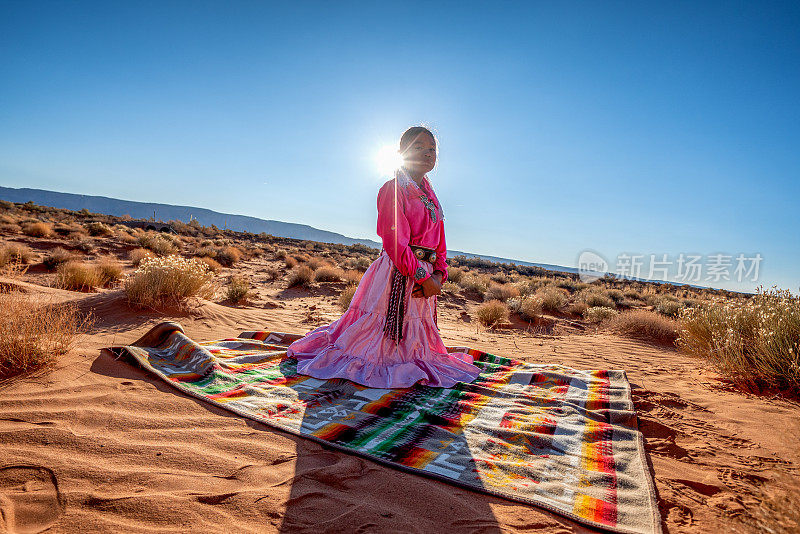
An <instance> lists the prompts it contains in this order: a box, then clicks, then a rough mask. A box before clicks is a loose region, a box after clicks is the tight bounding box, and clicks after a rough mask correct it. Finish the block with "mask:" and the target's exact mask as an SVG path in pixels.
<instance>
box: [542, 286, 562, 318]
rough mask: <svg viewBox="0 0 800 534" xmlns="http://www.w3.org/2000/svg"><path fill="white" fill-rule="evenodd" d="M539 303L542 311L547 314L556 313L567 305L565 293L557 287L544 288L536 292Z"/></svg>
mask: <svg viewBox="0 0 800 534" xmlns="http://www.w3.org/2000/svg"><path fill="white" fill-rule="evenodd" d="M536 296H537V297H538V298H539V301H540V302H541V306H542V309H543V310H545V311H549V312H558V311H560V310H561V308H563V307H564V306H566V304H567V299H568V297H567V293H566V292H565V291H564V290H563V289H560V288H557V287H553V286H550V287H545V288H544V289H540V290H539V291H537V292H536Z"/></svg>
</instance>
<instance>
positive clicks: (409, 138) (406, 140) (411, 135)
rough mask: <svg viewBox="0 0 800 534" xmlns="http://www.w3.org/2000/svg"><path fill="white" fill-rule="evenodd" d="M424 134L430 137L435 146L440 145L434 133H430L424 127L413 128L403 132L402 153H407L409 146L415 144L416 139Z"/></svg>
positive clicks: (401, 139) (401, 140) (401, 138)
mask: <svg viewBox="0 0 800 534" xmlns="http://www.w3.org/2000/svg"><path fill="white" fill-rule="evenodd" d="M423 133H426V134H428V135H430V136H431V139H433V143H434V144H435V145H438V144H439V143H438V141H437V140H436V136H435V135H433V132H432V131H430V130H429V129H427V128H426V127H424V126H412V127H411V128H409V129H408V130H406V131H405V132H403V135H401V136H400V152H403V151H405V149H406V148H408V145H410V144H411V143H413V142H414V139H416V138H417V136H418V135H420V134H423Z"/></svg>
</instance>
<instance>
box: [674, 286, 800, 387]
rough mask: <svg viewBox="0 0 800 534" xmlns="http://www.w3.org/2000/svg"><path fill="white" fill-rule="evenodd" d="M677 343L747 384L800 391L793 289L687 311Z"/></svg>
mask: <svg viewBox="0 0 800 534" xmlns="http://www.w3.org/2000/svg"><path fill="white" fill-rule="evenodd" d="M678 345H679V346H680V347H681V348H682V349H683V350H684V351H686V352H687V353H689V354H693V355H695V356H699V357H701V358H704V359H707V360H708V361H710V362H711V363H712V364H714V365H715V366H716V367H717V368H718V369H719V370H720V371H721V372H722V373H723V374H725V375H727V376H728V377H730V378H731V379H732V380H733V381H734V382H736V383H737V384H740V385H742V386H745V387H755V388H758V387H762V386H768V387H777V388H782V389H784V388H785V389H792V390H794V391H795V392H800V299H799V298H798V297H795V296H793V295H791V294H790V293H789V292H788V291H781V290H775V289H773V290H769V291H760V292H759V293H758V294H757V295H755V296H754V297H752V298H750V299H747V300H746V301H741V300H722V299H719V298H715V299H712V300H708V301H705V302H702V303H699V304H698V305H696V306H694V307H692V308H684V309H683V311H682V313H681V318H680V331H679V337H678Z"/></svg>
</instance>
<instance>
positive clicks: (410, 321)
mask: <svg viewBox="0 0 800 534" xmlns="http://www.w3.org/2000/svg"><path fill="white" fill-rule="evenodd" d="M423 197H424V198H423ZM378 235H379V236H380V237H381V240H382V241H383V251H381V255H380V256H379V257H378V259H377V260H375V261H374V262H372V264H371V265H370V266H369V268H368V269H367V272H366V273H364V276H363V277H362V278H361V282H360V283H359V284H358V288H357V289H356V292H355V295H353V300H352V301H351V302H350V307H349V308H348V309H347V311H346V312H344V314H343V315H342V316H341V317H340V318H339V319H337V320H336V321H334V322H333V323H331V324H329V325H325V326H321V327H319V328H316V329H315V330H312V331H311V332H309V333H308V334H306V336H305V337H303V338H301V339H299V340H297V341H295V342H294V343H292V344H291V345H290V346H289V350H288V354H289V356H293V357H295V358H297V371H298V372H299V373H301V374H304V375H309V376H313V377H315V378H320V379H328V378H347V379H349V380H352V381H353V382H358V383H359V384H363V385H365V386H369V387H374V388H404V387H410V386H412V385H414V384H415V383H417V382H419V383H420V384H423V385H427V386H437V387H452V386H453V385H455V384H456V383H458V382H471V381H472V380H474V379H475V378H476V377H477V376H478V373H479V369H478V368H477V367H476V366H474V365H473V364H472V357H471V356H470V355H469V354H466V353H460V352H452V353H448V352H447V349H446V348H445V346H444V343H443V342H442V338H441V337H440V336H439V330H438V328H437V327H436V323H435V319H434V316H435V310H436V297H430V298H422V297H412V296H411V291H412V289H413V286H414V283H415V280H416V281H417V282H421V281H422V280H424V279H426V278H428V277H429V276H430V275H431V273H432V272H433V271H434V270H436V269H438V270H440V271H441V272H443V273H444V277H445V279H446V277H447V263H446V254H447V249H446V246H445V239H444V222H443V219H442V209H441V206H440V204H439V200H438V199H437V198H436V195H435V194H434V192H433V189H432V188H431V185H430V182H429V181H428V178H427V176H426V177H425V178H423V180H422V185H421V186H418V185H417V184H416V182H414V181H413V180H412V179H411V178H410V177H409V176H408V174H407V173H406V172H405V170H404V169H402V168H401V169H400V170H398V171H397V173H396V175H395V178H394V179H392V180H389V181H388V182H386V183H385V184H384V185H383V187H381V189H380V191H379V192H378ZM409 244H412V245H419V246H423V247H427V248H432V249H434V250H436V255H437V258H436V261H435V263H434V264H433V265H431V264H430V263H428V262H425V261H420V260H418V259H417V258H416V257H415V256H414V253H413V252H412V251H411V249H410V248H409ZM395 266H397V269H398V270H399V271H400V274H402V275H403V276H404V277H405V279H404V280H405V284H406V287H405V314H404V318H403V329H402V337H401V338H400V339H398V340H394V339H391V338H390V337H389V336H388V335H387V334H385V333H384V326H385V324H386V315H387V306H388V304H389V298H390V286H391V280H392V274H393V271H394V267H395Z"/></svg>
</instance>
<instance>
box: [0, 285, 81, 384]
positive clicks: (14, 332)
mask: <svg viewBox="0 0 800 534" xmlns="http://www.w3.org/2000/svg"><path fill="white" fill-rule="evenodd" d="M89 322H90V320H89V318H88V317H87V316H85V315H82V314H80V313H79V312H78V308H77V306H75V305H74V304H61V305H51V304H47V303H41V302H38V303H36V302H33V301H31V300H29V299H28V298H27V297H26V296H25V295H24V294H23V293H22V292H20V291H10V292H8V293H3V294H0V378H8V377H10V376H13V375H17V374H20V373H25V372H28V371H33V370H35V369H39V368H42V367H44V366H46V365H47V364H48V363H50V362H52V361H53V360H54V359H55V358H57V357H58V356H60V355H62V354H64V353H65V352H67V351H68V350H69V349H70V348H71V347H72V345H73V343H74V342H75V340H76V338H77V336H78V334H79V333H80V331H81V330H82V329H83V328H85V327H87V326H88V324H89Z"/></svg>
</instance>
